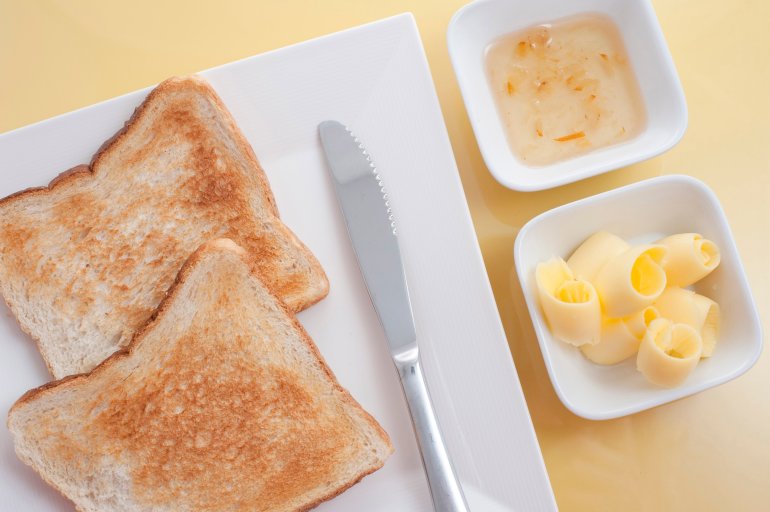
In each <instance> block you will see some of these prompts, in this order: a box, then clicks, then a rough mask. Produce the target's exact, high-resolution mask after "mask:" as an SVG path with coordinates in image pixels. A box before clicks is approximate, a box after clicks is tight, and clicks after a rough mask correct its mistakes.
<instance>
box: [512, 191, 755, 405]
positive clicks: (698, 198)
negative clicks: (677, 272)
mask: <svg viewBox="0 0 770 512" xmlns="http://www.w3.org/2000/svg"><path fill="white" fill-rule="evenodd" d="M599 230H606V231H609V232H610V233H614V234H616V235H618V236H620V237H621V238H623V239H625V240H627V241H628V242H629V243H631V244H636V243H649V242H652V241H654V240H658V239H660V238H662V237H663V236H665V235H671V234H675V233H684V232H698V233H701V234H702V235H703V236H704V237H705V238H708V239H710V240H713V241H714V242H716V244H717V245H718V246H719V248H720V251H721V255H722V258H721V263H720V265H719V267H717V269H716V270H715V271H714V272H712V273H711V274H710V275H709V276H707V277H706V278H704V279H703V280H701V281H699V282H698V283H696V285H695V286H694V287H693V288H694V289H695V290H696V291H697V292H698V293H700V294H702V295H706V296H708V297H710V298H712V299H713V300H715V301H716V302H718V303H719V306H720V308H721V313H722V323H721V331H720V334H719V337H718V339H717V345H716V349H715V351H714V355H713V356H712V357H710V358H708V359H703V360H701V362H700V363H699V364H698V366H697V367H696V368H695V370H694V371H693V373H692V374H691V375H690V376H689V377H688V378H687V380H686V381H685V382H684V383H683V384H682V385H681V386H679V387H677V388H673V389H665V388H660V387H657V386H655V385H653V384H651V383H649V382H647V380H646V379H645V378H644V376H643V375H642V374H641V373H640V372H638V371H637V370H636V358H633V357H632V358H630V359H628V360H626V361H624V362H621V363H618V364H616V365H612V366H602V365H599V364H595V363H592V362H591V361H589V360H588V359H587V358H585V357H584V356H583V354H582V353H581V352H580V350H578V349H577V348H575V347H573V346H571V345H568V344H566V343H564V342H561V341H559V340H558V339H556V338H554V337H553V336H552V335H551V333H550V331H549V329H548V326H547V325H546V322H545V318H544V317H543V314H542V311H541V309H540V306H539V303H538V298H537V290H536V285H535V267H536V266H537V264H538V263H539V262H541V261H545V260H547V259H549V258H551V257H553V256H561V257H563V258H564V259H566V258H567V257H568V256H569V255H570V254H571V253H572V251H574V250H575V249H576V248H577V247H578V246H579V245H580V244H581V243H582V242H583V240H585V239H586V238H588V237H589V236H590V235H592V234H593V233H595V232H596V231H599ZM514 259H515V262H516V271H517V273H518V275H519V280H520V281H521V287H522V290H523V292H524V297H525V299H526V302H527V307H528V308H529V313H530V316H531V317H532V323H533V324H534V327H535V333H536V335H537V339H538V342H539V343H540V349H541V351H542V353H543V359H544V360H545V365H546V368H547V370H548V375H549V376H550V378H551V382H552V383H553V387H554V388H555V390H556V393H557V394H558V395H559V398H560V399H561V401H562V403H564V405H565V406H566V407H567V408H568V409H569V410H570V411H572V412H573V413H575V414H577V415H578V416H582V417H584V418H587V419H592V420H605V419H611V418H617V417H620V416H625V415H627V414H633V413H635V412H639V411H641V410H644V409H648V408H650V407H655V406H657V405H661V404H664V403H666V402H671V401H672V400H677V399H679V398H682V397H685V396H689V395H692V394H694V393H698V392H700V391H703V390H704V389H707V388H710V387H713V386H717V385H719V384H722V383H724V382H727V381H729V380H731V379H734V378H736V377H738V376H739V375H741V374H743V373H744V372H746V371H747V370H748V369H749V368H751V367H752V366H753V365H754V363H755V362H756V361H757V358H758V357H759V354H760V352H761V351H762V329H761V326H760V323H759V315H758V314H757V309H756V305H755V304H754V301H753V299H752V297H751V291H750V289H749V284H748V281H747V280H746V274H745V273H744V270H743V265H742V264H741V260H740V257H739V256H738V250H737V248H736V247H735V241H734V240H733V237H732V234H731V232H730V227H729V225H728V223H727V218H726V217H725V214H724V211H723V210H722V207H721V206H720V204H719V201H718V199H717V197H716V195H715V194H714V193H713V192H712V191H711V190H710V189H709V188H708V187H707V186H706V185H705V184H703V183H702V182H700V181H698V180H696V179H695V178H691V177H689V176H664V177H659V178H653V179H650V180H646V181H641V182H639V183H635V184H633V185H628V186H625V187H621V188H618V189H614V190H610V191H608V192H605V193H603V194H599V195H595V196H592V197H588V198H585V199H581V200H579V201H575V202H573V203H570V204H567V205H564V206H560V207H558V208H555V209H553V210H550V211H547V212H545V213H543V214H541V215H539V216H537V217H535V218H534V219H532V220H531V221H529V222H528V223H527V224H526V225H525V226H524V227H523V228H522V229H521V231H520V232H519V234H518V236H517V237H516V243H515V246H514Z"/></svg>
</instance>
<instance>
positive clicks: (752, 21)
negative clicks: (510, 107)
mask: <svg viewBox="0 0 770 512" xmlns="http://www.w3.org/2000/svg"><path fill="white" fill-rule="evenodd" d="M565 1H567V0H565ZM464 3H465V1H464V0H412V1H407V0H398V1H397V0H387V1H373V0H372V1H367V0H324V1H311V0H305V1H300V0H290V1H285V0H282V1H274V2H268V1H211V2H195V1H189V0H187V1H162V0H133V1H129V2H117V1H115V2H113V1H104V0H89V1H76V0H72V1H65V0H18V1H8V0H0V132H4V131H7V130H11V129H13V128H17V127H20V126H23V125H26V124H29V123H32V122H34V121H39V120H42V119H45V118H47V117H50V116H53V115H57V114H61V113H64V112H67V111H70V110H73V109H76V108H79V107H83V106H86V105H89V104H92V103H95V102H98V101H102V100H105V99H108V98H111V97H114V96H117V95H120V94H123V93H126V92H130V91H132V90H135V89H138V88H141V87H145V86H148V85H151V84H153V83H156V82H159V81H161V80H163V79H164V78H167V77H169V76H171V75H175V74H186V73H192V72H195V71H198V70H202V69H206V68H209V67H212V66H215V65H219V64H223V63H227V62H229V61H232V60H235V59H239V58H243V57H247V56H250V55H254V54H257V53H260V52H263V51H266V50H270V49H274V48H278V47H281V46H285V45H287V44H291V43H295V42H299V41H302V40H305V39H308V38H311V37H315V36H320V35H324V34H327V33H329V32H333V31H337V30H341V29H344V28H348V27H351V26H354V25H358V24H361V23H365V22H369V21H374V20H376V19H379V18H383V17H386V16H389V15H393V14H397V13H400V12H404V11H412V12H413V13H414V15H415V17H416V19H417V23H418V26H419V29H420V32H421V35H422V40H423V44H424V45H425V49H426V52H427V55H428V59H429V62H430V66H431V71H432V73H433V78H434V81H435V84H436V89H437V91H438V96H439V99H440V101H441V106H442V108H443V112H444V118H445V120H446V124H447V127H448V129H449V135H450V137H451V140H452V144H453V148H454V152H455V157H456V159H457V163H458V167H459V169H460V173H461V177H462V181H463V184H464V187H465V193H466V196H467V199H468V203H469V205H470V209H471V212H472V214H473V220H474V224H475V227H476V232H477V234H478V238H479V242H480V244H481V248H482V251H483V254H484V259H485V262H486V265H487V270H488V273H489V277H490V280H491V282H492V286H493V289H494V293H495V298H496V300H497V304H498V307H499V310H500V315H501V317H502V319H503V323H504V325H505V329H506V332H507V335H508V340H509V344H510V347H511V352H512V354H513V358H514V360H515V363H516V366H517V369H518V372H519V377H520V379H521V382H522V385H523V388H524V392H525V395H526V398H527V403H528V405H529V409H530V412H531V415H532V419H533V422H534V425H535V429H536V431H537V435H538V439H539V442H540V445H541V448H542V451H543V456H544V458H545V462H546V466H547V468H548V472H549V475H550V478H551V482H552V485H553V488H554V492H555V494H556V499H557V502H558V504H559V506H560V508H561V510H564V511H571V510H655V511H664V510H698V511H710V510H714V511H717V510H733V511H754V510H756V511H762V510H770V355H768V353H767V352H765V353H764V354H763V355H762V357H761V358H760V360H759V362H758V363H757V364H756V366H755V367H754V368H753V369H752V370H750V371H749V372H748V373H747V374H746V375H744V376H742V377H740V378H738V379H737V380H735V381H732V382H730V383H727V384H725V385H722V386H719V387H717V388H715V389H711V390H709V391H706V392H703V393H700V394H698V395H695V396H692V397H689V398H686V399H683V400H680V401H678V402H675V403H671V404H668V405H664V406H661V407H658V408H656V409H653V410H650V411H646V412H642V413H639V414H635V415H633V416H630V417H626V418H621V419H617V420H612V421H605V422H592V421H587V420H583V419H581V418H578V417H576V416H574V415H572V414H571V413H570V412H568V411H567V410H566V409H565V408H564V407H563V406H562V405H561V403H560V402H559V400H558V398H557V396H556V394H555V393H554V391H553V388H552V386H551V384H550V381H549V379H548V376H547V374H546V370H545V367H544V365H543V360H542V357H541V355H540V351H539V348H538V345H537V342H536V339H535V336H534V332H533V330H532V326H531V323H530V321H529V317H528V315H527V312H526V309H525V306H524V303H523V297H522V294H521V289H520V288H519V285H518V281H517V280H516V279H514V278H513V273H512V271H513V259H512V254H511V247H512V244H513V241H514V238H515V236H516V234H517V232H518V230H519V228H521V226H523V225H524V223H526V221H527V220H529V219H530V218H532V217H534V216H535V215H537V214H538V213H541V212H543V211H545V210H547V209H550V208H552V207H554V206H557V205H560V204H563V203H566V202H569V201H573V200H575V199H579V198H582V197H585V196H588V195H592V194H594V193H598V192H602V191H605V190H609V189H611V188H615V187H617V186H620V185H625V184H628V183H632V182H635V181H638V180H640V179H644V178H648V177H652V176H657V175H660V174H669V173H685V174H690V175H693V176H696V177H698V178H700V179H701V180H703V181H705V182H706V183H707V184H708V185H710V186H711V187H712V188H713V189H714V190H715V191H716V193H717V195H718V196H719V198H720V200H721V202H722V205H723V207H724V209H725V210H726V212H727V215H728V217H729V219H730V223H731V226H732V229H733V233H734V235H735V238H736V241H737V244H738V247H739V250H740V252H741V255H742V258H743V262H744V265H745V267H746V271H747V273H748V276H749V279H750V282H751V285H752V290H753V293H754V297H755V299H756V301H757V303H758V306H759V309H760V314H761V316H762V320H763V322H764V324H765V325H767V324H770V306H768V289H770V271H768V264H769V258H768V255H769V254H770V243H769V242H768V237H770V197H768V196H769V195H770V30H768V26H767V20H768V19H770V3H767V2H760V1H752V0H740V1H724V0H668V1H665V0H655V2H654V3H655V8H656V10H657V14H658V17H659V19H660V22H661V25H662V26H663V31H664V33H665V36H666V39H667V40H668V43H669V47H670V50H671V53H672V54H673V57H674V61H675V62H676V65H677V68H678V71H679V74H680V78H681V81H682V84H683V86H684V90H685V94H686V97H687V102H688V106H689V112H690V123H689V127H688V129H687V133H686V134H685V136H684V138H683V139H682V141H681V142H680V143H679V145H677V146H676V147H675V148H674V149H672V150H671V151H669V152H668V153H666V154H665V155H663V156H661V157H658V158H655V159H653V160H650V161H647V162H645V163H642V164H639V165H635V166H632V167H629V168H626V169H622V170H619V171H616V172H613V173H610V174H606V175H603V176H600V177H596V178H593V179H589V180H586V181H583V182H580V183H576V184H572V185H568V186H565V187H561V188H558V189H555V190H550V191H544V192H537V193H517V192H513V191H510V190H508V189H505V188H503V187H502V186H500V185H498V184H497V182H496V181H494V179H493V178H492V177H491V175H490V174H489V173H488V172H487V169H486V167H485V166H484V163H483V161H482V159H481V155H480V153H479V150H478V147H477V145H476V141H475V139H474V136H473V132H472V131H471V128H470V124H469V122H468V118H467V114H466V112H465V108H464V106H463V103H462V99H461V97H460V93H459V90H458V87H457V83H456V81H455V77H454V73H453V72H452V69H451V65H450V62H449V56H448V53H447V49H446V29H447V25H448V23H449V20H450V18H451V16H452V14H453V13H454V12H455V11H456V10H457V9H458V8H460V7H461V6H462V5H463V4H464ZM40 149H41V151H44V150H45V148H40ZM10 172H13V170H12V169H0V173H10Z"/></svg>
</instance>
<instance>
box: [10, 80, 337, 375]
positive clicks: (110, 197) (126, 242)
mask: <svg viewBox="0 0 770 512" xmlns="http://www.w3.org/2000/svg"><path fill="white" fill-rule="evenodd" d="M217 237H227V238H231V239H233V240H235V241H236V243H238V244H239V245H241V246H242V247H243V248H244V249H246V251H248V252H249V253H250V254H252V255H254V256H255V258H256V261H257V262H258V268H259V272H260V274H261V275H262V276H263V278H264V279H265V282H266V283H267V285H268V287H269V288H270V289H271V290H273V291H274V293H275V294H276V295H278V297H280V298H281V299H282V300H283V301H284V302H285V303H286V304H287V305H288V307H289V308H290V309H291V310H292V311H299V310H302V309H303V308H305V307H307V306H309V305H311V304H313V303H315V302H317V301H318V300H320V299H322V298H323V297H325V296H326V294H327V293H328V289H329V284H328V281H327V279H326V276H325V274H324V272H323V269H322V268H321V266H320V265H319V263H318V261H317V260H316V259H315V257H314V256H313V254H312V253H311V252H310V251H309V250H308V249H307V248H306V247H305V246H304V245H303V244H302V243H301V242H300V241H299V240H298V239H297V237H296V236H294V235H293V234H292V232H291V231H290V230H289V229H288V228H287V227H286V226H285V225H284V224H283V223H282V222H281V221H280V219H279V218H278V212H277V210H276V206H275V201H274V199H273V196H272V192H271V190H270V187H269V184H268V182H267V178H266V176H265V173H264V171H263V170H262V168H261V167H260V165H259V163H258V162H257V159H256V157H255V155H254V152H253V151H252V149H251V147H250V146H249V144H248V142H247V141H246V139H245V138H244V137H243V135H242V134H241V132H240V130H239V129H238V127H237V126H236V124H235V121H234V120H233V118H232V117H231V116H230V114H229V113H228V111H227V109H226V108H225V106H224V105H223V104H222V101H221V100H220V99H219V97H218V96H217V95H216V93H215V92H214V90H213V89H212V88H211V87H210V86H209V85H208V84H207V83H206V82H205V81H204V80H202V79H200V78H196V77H188V78H172V79H169V80H167V81H165V82H163V83H161V84H160V85H158V86H157V87H156V88H155V89H154V90H153V91H152V92H151V93H150V94H149V96H148V97H147V99H146V100H145V101H144V102H143V103H142V105H141V106H140V107H139V108H138V109H137V110H136V112H135V113H134V115H133V117H132V118H131V120H129V121H128V122H127V123H126V126H125V128H124V129H123V130H122V131H121V132H119V133H118V134H117V135H116V136H115V137H113V138H112V139H111V140H110V141H107V143H105V145H104V146H103V147H102V149H101V150H100V151H99V152H98V153H97V154H96V155H95V156H94V158H93V160H92V162H91V165H90V167H88V166H80V167H76V168H74V169H71V170H70V171H67V172H65V173H64V174H62V175H61V176H59V177H58V178H56V179H55V180H54V181H52V182H51V184H50V185H49V186H48V187H42V188H36V189H29V190H26V191H22V192H19V193H17V194H14V195H12V196H9V197H7V198H5V199H3V200H0V293H2V295H3V297H4V298H5V301H6V302H7V303H8V305H9V307H10V308H11V311H13V313H14V315H15V316H16V318H17V319H18V321H19V324H20V325H21V328H22V329H23V330H24V331H25V332H27V333H28V334H29V335H30V336H31V337H32V338H33V339H35V340H36V341H37V342H38V346H39V348H40V352H41V353H42V355H43V358H44V359H45V361H46V363H47V365H48V368H49V370H50V371H51V373H52V374H53V376H54V377H56V378H61V377H63V376H65V375H70V374H73V373H81V372H86V371H89V370H91V369H92V368H93V367H94V366H96V365H97V364H99V363H100V362H101V361H103V360H104V359H105V358H106V357H107V356H109V355H110V354H112V353H113V352H115V351H116V350H117V349H119V348H120V347H122V346H125V345H126V344H127V343H128V342H129V341H130V340H131V337H132V335H133V334H134V332H135V331H136V329H137V328H138V327H139V326H141V325H142V324H143V323H144V322H145V321H146V320H147V319H148V318H149V316H150V314H151V313H152V312H153V311H154V310H155V308H156V307H157V305H158V303H159V302H160V301H161V299H162V298H163V296H164V294H165V292H166V290H167V289H168V287H169V286H170V285H171V283H172V282H173V281H174V277H175V276H176V274H177V272H178V271H179V268H180V267H181V266H182V264H183V263H184V261H185V260H186V259H187V257H188V256H190V254H192V253H193V251H194V250H195V249H196V248H198V246H200V245H201V244H202V243H203V242H205V241H207V240H211V239H214V238H217Z"/></svg>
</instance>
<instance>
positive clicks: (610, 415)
mask: <svg viewBox="0 0 770 512" xmlns="http://www.w3.org/2000/svg"><path fill="white" fill-rule="evenodd" d="M676 184H680V185H684V186H687V187H690V188H694V189H696V190H697V192H699V193H701V194H703V195H704V196H705V197H706V198H707V199H708V201H709V203H710V204H711V206H712V207H713V208H714V209H715V210H716V213H717V217H718V218H719V219H720V227H719V230H720V231H724V233H725V234H726V235H727V240H728V241H729V244H730V246H731V248H730V250H731V252H734V253H735V254H736V255H738V257H737V258H735V261H734V264H735V265H736V266H737V267H738V268H737V269H738V272H739V275H740V276H741V279H739V283H738V285H739V286H740V288H741V294H742V295H744V296H745V297H746V300H747V303H748V304H749V305H750V308H749V311H747V314H748V315H749V316H750V318H751V324H752V326H753V327H754V328H755V329H756V331H757V333H758V337H757V338H756V340H752V341H753V343H752V345H753V346H752V349H753V350H752V351H751V353H750V354H749V357H747V358H746V359H745V360H744V361H743V363H742V364H741V365H740V366H738V367H737V368H735V369H733V370H732V371H730V372H726V373H725V374H724V375H721V376H720V377H718V378H715V379H713V380H711V381H708V382H704V383H700V384H698V385H694V386H691V387H680V388H674V389H666V390H665V391H666V392H668V396H663V395H661V396H660V397H659V398H650V399H646V400H642V401H639V402H638V403H635V404H631V405H628V406H622V407H616V408H614V409H603V410H600V411H596V410H591V409H588V408H585V407H581V406H579V405H577V404H575V403H574V402H573V400H572V399H571V398H570V396H569V394H568V393H567V392H565V390H564V388H563V385H562V384H563V383H562V382H561V381H560V379H559V376H558V375H557V374H556V370H555V369H554V367H553V362H552V358H551V353H550V348H549V346H548V343H549V340H547V339H546V338H545V336H544V329H545V326H544V325H543V322H542V321H541V320H540V318H539V310H538V304H537V303H536V301H535V298H534V295H533V293H532V291H531V290H529V288H528V286H527V273H528V272H529V269H526V268H524V267H523V265H524V264H523V263H522V257H521V255H522V253H523V250H524V248H523V245H524V243H525V241H526V238H527V235H528V233H529V232H530V231H532V229H533V228H534V227H535V226H537V225H538V224H539V223H540V222H542V221H543V220H544V219H547V218H550V217H554V216H558V215H562V214H563V213H564V212H568V211H570V210H574V209H576V208H580V207H582V206H584V205H588V204H593V203H597V202H601V201H603V200H605V199H607V198H609V197H614V196H617V195H623V194H629V193H639V191H640V190H643V189H648V188H652V187H658V186H666V185H676ZM513 258H514V265H515V267H516V274H517V277H518V279H519V283H520V284H521V288H522V293H523V295H524V300H525V303H526V304H527V311H528V313H529V318H530V321H531V322H532V326H533V329H534V331H535V336H536V338H537V342H538V345H539V347H540V352H541V354H542V356H543V362H544V363H545V367H546V370H547V372H548V377H549V379H550V380H551V384H552V385H553V388H554V390H555V391H556V394H557V396H558V397H559V400H561V402H562V403H563V404H564V406H565V407H566V408H567V409H569V410H570V411H571V412H572V413H574V414H576V415H577V416H581V417H583V418H586V419H589V420H609V419H615V418H620V417H623V416H628V415H630V414H635V413H637V412H641V411H644V410H647V409H651V408H653V407H657V406H659V405H663V404H667V403H670V402H673V401H676V400H680V399H682V398H685V397H688V396H691V395H694V394H697V393H700V392H701V391H705V390H706V389H710V388H713V387H716V386H720V385H722V384H724V383H726V382H729V381H731V380H733V379H736V378H738V377H740V376H741V375H743V374H744V373H746V372H747V371H748V370H750V369H751V368H752V367H753V366H754V365H755V364H756V362H757V360H758V359H759V357H760V355H761V354H762V350H763V347H764V333H763V331H762V322H761V319H760V317H759V312H758V310H757V305H756V301H755V300H754V296H753V294H752V292H751V287H750V286H749V284H748V279H747V277H746V273H745V268H744V266H743V262H742V260H741V258H740V255H739V254H738V248H737V245H736V243H735V238H734V237H733V234H732V231H731V229H730V226H729V223H728V222H727V216H726V215H725V212H724V209H723V208H722V205H721V204H720V202H719V199H718V198H717V196H716V194H715V193H714V191H713V190H711V188H709V187H708V186H707V185H706V184H705V183H704V182H702V181H700V180H698V179H697V178H694V177H692V176H689V175H684V174H671V175H664V176H658V177H654V178H649V179H646V180H642V181H638V182H635V183H631V184H628V185H624V186H621V187H617V188H613V189H610V190H607V191H605V192H601V193H599V194H594V195H591V196H588V197H584V198H582V199H578V200H576V201H572V202H569V203H566V204H563V205H560V206H557V207H555V208H552V209H550V210H547V211H545V212H543V213H540V214H539V215H537V216H535V217H534V218H532V219H530V220H529V221H528V222H527V223H526V224H525V225H524V226H523V227H522V228H521V229H520V230H519V233H518V234H517V235H516V240H515V242H514V245H513Z"/></svg>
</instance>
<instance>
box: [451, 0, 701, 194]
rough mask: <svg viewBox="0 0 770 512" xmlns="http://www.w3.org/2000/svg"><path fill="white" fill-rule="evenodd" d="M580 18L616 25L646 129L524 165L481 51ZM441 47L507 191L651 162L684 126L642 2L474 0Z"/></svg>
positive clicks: (674, 85) (662, 50) (677, 94)
mask: <svg viewBox="0 0 770 512" xmlns="http://www.w3.org/2000/svg"><path fill="white" fill-rule="evenodd" d="M580 13H602V14H605V15H607V16H609V17H610V18H611V19H612V20H613V21H614V22H615V24H616V25H617V26H618V28H619V30H620V33H621V35H622V37H623V41H624V44H625V47H626V51H627V52H628V56H629V61H630V63H631V66H632V68H633V71H634V73H635V74H636V77H637V80H638V82H639V87H640V89H641V93H642V99H643V101H644V106H645V111H646V114H647V124H646V127H645V128H644V130H643V131H642V132H641V133H640V134H639V135H637V136H636V137H634V138H633V139H631V140H628V141H626V142H623V143H620V144H616V145H613V146H608V147H606V148H602V149H597V150H595V151H592V152H590V153H587V154H585V155H581V156H578V157H575V158H571V159H568V160H564V161H561V162H557V163H555V164H551V165H547V166H541V167H531V166H528V165H525V164H524V163H522V162H521V161H520V160H519V159H518V158H516V156H515V155H514V154H513V152H512V151H511V148H510V146H509V144H508V141H507V139H506V135H505V127H504V126H503V123H502V121H501V119H500V116H499V114H498V111H497V107H496V105H495V100H494V97H493V94H492V89H491V87H490V85H489V82H488V79H487V75H486V72H485V63H484V53H485V50H486V48H487V46H488V45H489V44H490V43H492V42H493V41H495V40H496V39H498V38H499V37H501V36H503V35H505V34H509V33H511V32H516V31H519V30H523V29H525V28H527V27H530V26H533V25H538V24H542V23H548V22H553V21H555V20H558V19H561V18H565V17H569V16H573V15H577V14H580ZM447 44H448V46H449V55H450V57H451V59H452V65H453V66H454V70H455V74H456V76H457V81H458V83H459V85H460V91H461V92H462V96H463V100H464V101H465V106H466V109H467V111H468V117H469V118H470V121H471V125H472V126H473V131H474V133H475V134H476V139H477V141H478V144H479V149H480V150H481V154H482V156H483V157H484V162H485V163H486V165H487V167H488V168H489V170H490V172H491V173H492V175H493V176H494V177H495V179H497V181H499V182H500V183H501V184H503V185H505V186H506V187H508V188H511V189H514V190H520V191H524V192H527V191H534V190H543V189H547V188H552V187H557V186H560V185H564V184H566V183H571V182H573V181H577V180H581V179H584V178H588V177H590V176H594V175H597V174H601V173H603V172H607V171H611V170H613V169H618V168H620V167H624V166H627V165H631V164H633V163H636V162H639V161H641V160H646V159H648V158H652V157H654V156H656V155H659V154H660V153H663V152H664V151H666V150H668V149H670V148H671V147H673V146H674V145H675V144H676V143H677V142H679V140H680V139H681V138H682V135H683V134H684V131H685V129H686V128H687V104H686V102H685V98H684V92H683V91H682V86H681V84H680V83H679V77H678V76H677V73H676V68H675V67H674V62H673V60H672V59H671V54H670V53H669V51H668V47H667V46H666V41H665V39H664V38H663V33H662V31H661V28H660V25H659V24H658V21H657V18H656V17H655V11H654V10H653V8H652V5H651V4H650V2H649V1H648V0H572V1H569V2H565V1H564V0H538V1H536V2H533V1H531V0H478V1H476V2H472V3H470V4H468V5H466V6H465V7H463V8H462V9H460V10H459V11H457V13H456V14H455V15H454V17H453V18H452V21H451V22H450V24H449V29H448V32H447Z"/></svg>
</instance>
